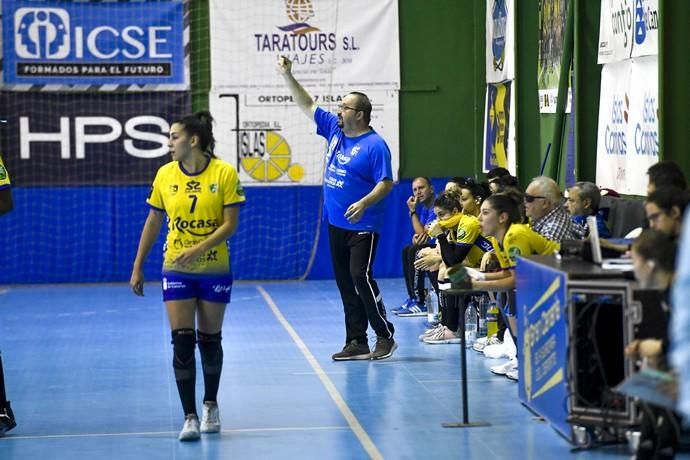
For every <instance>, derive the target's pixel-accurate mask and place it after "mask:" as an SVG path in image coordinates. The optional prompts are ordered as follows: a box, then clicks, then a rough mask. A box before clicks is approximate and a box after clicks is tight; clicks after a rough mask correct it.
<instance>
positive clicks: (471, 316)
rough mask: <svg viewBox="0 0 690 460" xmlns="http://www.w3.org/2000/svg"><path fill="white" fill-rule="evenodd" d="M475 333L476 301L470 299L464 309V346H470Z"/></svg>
mask: <svg viewBox="0 0 690 460" xmlns="http://www.w3.org/2000/svg"><path fill="white" fill-rule="evenodd" d="M476 335H477V302H475V301H474V300H471V301H470V302H469V303H468V304H467V308H466V309H465V346H466V347H471V346H472V344H473V343H474V339H475V337H476Z"/></svg>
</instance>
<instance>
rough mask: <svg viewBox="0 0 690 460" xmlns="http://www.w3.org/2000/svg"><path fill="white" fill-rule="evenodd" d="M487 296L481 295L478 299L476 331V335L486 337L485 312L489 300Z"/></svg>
mask: <svg viewBox="0 0 690 460" xmlns="http://www.w3.org/2000/svg"><path fill="white" fill-rule="evenodd" d="M488 300H489V299H488V297H487V296H485V295H484V296H482V297H481V298H480V299H479V312H478V313H479V328H478V331H477V337H478V338H479V337H486V332H487V329H486V314H487V311H488V306H489V301H488Z"/></svg>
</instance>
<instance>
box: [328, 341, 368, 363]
mask: <svg viewBox="0 0 690 460" xmlns="http://www.w3.org/2000/svg"><path fill="white" fill-rule="evenodd" d="M331 358H333V361H352V360H355V359H371V351H370V350H369V345H367V344H366V343H364V344H362V343H358V342H357V341H356V340H353V341H351V342H350V343H348V344H347V345H345V347H343V351H339V352H338V353H336V354H334V355H333V356H331Z"/></svg>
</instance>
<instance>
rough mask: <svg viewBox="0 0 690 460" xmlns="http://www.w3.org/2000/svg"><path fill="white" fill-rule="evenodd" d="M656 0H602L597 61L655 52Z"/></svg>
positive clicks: (657, 3) (615, 60)
mask: <svg viewBox="0 0 690 460" xmlns="http://www.w3.org/2000/svg"><path fill="white" fill-rule="evenodd" d="M658 32H659V0H634V1H633V0H601V13H600V20H599V58H598V63H599V64H607V63H610V62H617V61H621V60H623V59H628V58H631V57H640V56H649V55H656V54H658V35H659V34H658Z"/></svg>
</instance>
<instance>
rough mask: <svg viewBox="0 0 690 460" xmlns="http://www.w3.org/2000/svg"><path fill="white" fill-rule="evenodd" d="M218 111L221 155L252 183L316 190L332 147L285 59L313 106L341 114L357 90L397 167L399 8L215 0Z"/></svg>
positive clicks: (303, 0)
mask: <svg viewBox="0 0 690 460" xmlns="http://www.w3.org/2000/svg"><path fill="white" fill-rule="evenodd" d="M210 21H211V69H212V92H211V94H210V97H209V105H210V109H211V113H212V114H213V116H214V117H215V119H216V130H215V131H214V133H215V135H216V137H217V147H216V151H217V153H218V155H219V156H220V157H222V158H224V159H225V160H227V161H229V162H231V163H232V164H235V165H236V166H237V169H238V171H239V173H240V178H241V180H242V182H243V183H245V184H265V185H292V184H303V185H316V184H320V183H321V182H322V180H323V164H324V157H325V153H326V144H325V141H324V140H323V138H321V137H320V136H317V135H316V132H315V125H314V123H313V121H311V120H309V119H308V118H307V117H305V116H304V114H303V113H302V112H301V110H300V109H299V108H298V107H297V105H296V104H295V103H294V101H293V100H292V98H291V96H290V92H289V90H288V89H287V88H286V86H285V83H284V80H283V78H282V77H281V76H280V75H279V74H278V72H277V71H276V64H277V61H278V58H279V57H280V56H286V57H288V58H289V59H290V60H291V61H292V62H293V65H292V73H293V75H295V78H296V79H297V80H298V81H299V82H300V83H301V84H302V85H303V86H304V87H305V89H306V90H307V91H308V92H309V94H310V95H311V96H312V97H313V98H314V101H315V102H316V103H317V104H318V105H319V106H320V107H322V108H324V109H325V110H335V108H336V106H337V105H338V104H339V103H340V102H341V100H342V98H343V97H344V96H345V95H346V94H348V93H349V92H351V91H359V92H363V93H365V94H367V95H368V96H369V98H370V100H371V102H372V108H373V110H372V115H371V118H372V119H371V123H370V125H371V127H372V128H374V129H375V130H376V131H377V132H378V133H379V134H380V135H381V136H382V137H383V138H384V140H385V141H386V143H387V144H388V146H389V148H390V150H391V160H392V166H393V175H394V179H397V174H398V165H399V153H398V152H399V141H398V131H399V130H398V124H399V121H398V120H399V117H398V91H399V89H400V58H399V54H400V53H399V40H398V4H397V0H379V1H376V2H371V1H370V0H348V1H344V0H286V1H282V2H279V1H274V0H234V1H232V2H227V1H223V0H212V1H211V11H210Z"/></svg>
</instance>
